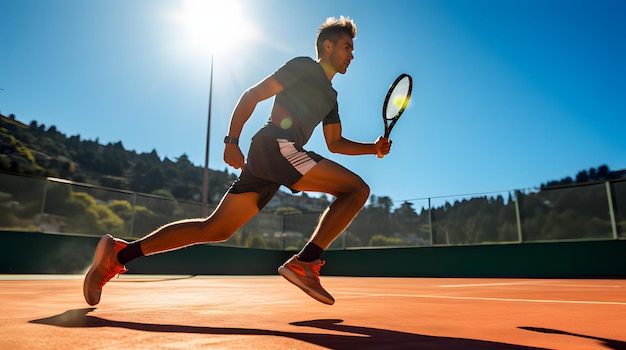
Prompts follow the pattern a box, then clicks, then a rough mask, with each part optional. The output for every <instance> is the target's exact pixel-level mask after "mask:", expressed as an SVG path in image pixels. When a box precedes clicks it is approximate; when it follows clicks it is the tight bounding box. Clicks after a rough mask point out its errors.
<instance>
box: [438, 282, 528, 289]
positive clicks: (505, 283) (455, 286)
mask: <svg viewBox="0 0 626 350" xmlns="http://www.w3.org/2000/svg"><path fill="white" fill-rule="evenodd" d="M538 283H539V282H537V281H524V282H498V283H469V284H443V285H441V286H439V287H442V288H463V287H493V286H516V285H520V284H538Z"/></svg>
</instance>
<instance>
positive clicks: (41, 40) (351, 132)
mask: <svg viewBox="0 0 626 350" xmlns="http://www.w3.org/2000/svg"><path fill="white" fill-rule="evenodd" d="M206 2H207V3H209V4H211V5H212V6H215V8H214V9H213V10H211V15H213V14H215V13H218V14H220V15H221V18H224V17H228V16H230V17H231V24H228V25H226V26H224V27H223V28H222V29H220V30H219V33H221V34H222V37H221V39H212V40H222V39H224V38H227V39H228V38H231V39H232V38H238V34H241V33H240V32H239V31H237V29H236V28H237V25H238V23H242V24H245V26H246V27H245V28H250V29H249V30H248V31H247V34H252V35H248V37H247V38H245V39H240V40H230V42H231V44H233V45H231V47H230V48H229V49H228V50H225V49H224V50H221V51H220V52H218V51H217V50H214V51H215V52H214V59H215V61H214V63H215V66H214V81H213V84H214V85H213V108H212V113H211V118H212V121H211V137H210V140H211V143H210V144H211V151H210V157H209V159H210V163H209V164H210V168H211V169H217V170H223V169H225V168H227V165H226V164H225V163H224V162H223V160H222V151H223V145H222V138H223V136H224V135H225V134H226V132H227V127H228V119H229V117H230V113H231V111H232V109H233V107H234V106H235V103H236V101H237V99H238V98H239V96H240V95H241V93H242V92H243V91H244V90H245V89H246V88H248V87H250V86H252V85H253V84H255V83H257V82H258V81H259V80H261V79H263V78H264V77H266V76H267V75H269V74H271V73H272V72H273V71H275V70H276V69H277V68H278V67H279V66H281V65H282V64H283V63H284V62H286V61H287V60H289V59H291V58H293V57H296V56H311V57H315V51H314V40H315V35H316V31H317V28H318V26H319V24H320V23H321V22H323V20H324V19H325V18H326V17H329V16H335V17H338V16H340V15H344V16H348V17H351V18H353V19H354V20H355V22H356V24H357V27H358V34H357V38H356V40H355V52H354V54H355V60H354V61H353V63H352V64H351V65H350V68H349V69H348V72H347V74H345V75H337V76H336V77H335V79H334V80H333V85H334V87H335V89H336V90H337V91H338V92H339V111H340V115H341V117H342V122H343V130H344V136H346V137H347V138H350V139H354V140H360V141H373V140H374V139H375V138H376V137H377V136H378V135H380V134H382V132H383V130H382V122H381V115H380V114H381V112H380V110H381V103H382V100H383V98H384V94H385V92H386V90H387V88H388V86H389V84H390V83H391V82H392V81H393V80H394V78H395V77H396V76H397V75H398V74H400V73H403V72H406V73H409V74H411V75H412V76H413V78H414V88H413V99H412V101H411V104H410V106H409V109H408V110H407V111H406V112H405V115H404V116H403V117H402V119H401V120H400V122H399V124H398V125H397V127H396V129H394V132H393V133H392V139H393V140H394V144H393V149H392V153H391V154H390V155H389V156H387V157H385V158H384V159H378V158H376V157H375V156H358V157H353V156H351V157H349V156H341V155H333V154H330V153H329V152H328V151H327V150H326V148H325V145H324V141H323V136H322V133H321V130H318V131H316V132H315V133H314V135H313V137H312V139H311V141H310V142H309V144H308V145H307V148H308V149H310V150H314V151H316V152H318V153H320V154H322V155H324V156H327V157H328V158H330V159H333V160H335V161H337V162H339V163H341V164H344V165H345V166H346V167H348V168H349V169H351V170H353V171H355V172H356V173H358V174H360V175H361V176H362V177H363V178H364V179H365V180H366V182H368V183H369V184H370V186H371V188H372V194H374V195H377V196H389V197H391V198H392V199H393V200H394V201H401V200H405V199H415V198H425V197H437V196H446V195H457V194H466V193H482V192H493V191H507V190H513V189H526V188H532V187H536V186H539V185H540V184H541V183H544V182H547V181H549V180H559V179H561V178H563V177H566V176H575V175H576V173H577V172H578V171H579V170H583V169H588V168H591V167H597V166H600V165H603V164H606V165H608V166H609V167H610V168H611V169H613V170H615V169H622V168H626V133H625V131H626V107H625V106H626V103H625V101H626V68H625V66H626V65H625V64H624V62H626V45H624V43H625V42H626V22H625V21H624V20H623V18H624V15H625V14H626V2H625V1H622V0H596V1H590V0H584V1H580V0H541V1H540V0H506V1H501V0H413V1H409V0H407V1H402V0H399V1H393V2H390V1H356V0H354V1H346V0H322V1H314V2H308V1H307V2H305V1H290V0H241V1H239V2H235V1H230V0H229V1H206ZM224 4H229V5H228V6H226V7H225V6H223V5H224ZM183 5H184V4H183V3H182V2H181V1H174V0H167V1H166V0H132V1H128V0H93V1H82V0H57V1H47V0H1V1H0V13H2V24H3V28H4V29H3V30H2V31H0V51H1V52H2V54H0V88H1V89H3V90H0V112H1V113H2V114H5V115H9V114H15V116H16V117H17V119H18V120H21V121H24V122H26V123H29V122H30V121H32V120H36V121H38V122H39V123H43V124H45V125H46V126H48V127H49V126H51V125H54V126H56V127H57V129H58V130H60V131H61V132H63V133H65V134H66V135H68V136H72V135H80V136H81V138H82V139H89V140H95V139H96V138H97V139H98V140H99V141H100V142H101V143H104V144H106V143H109V142H118V141H121V142H122V143H123V145H124V146H125V147H126V149H130V150H135V151H136V152H139V153H143V152H150V151H152V150H153V149H155V150H156V151H157V153H158V154H159V156H161V157H168V158H170V159H176V158H177V157H179V156H180V155H182V154H187V155H188V156H189V157H190V159H191V161H192V162H193V163H194V164H196V165H199V166H203V165H204V153H205V141H206V128H207V106H208V96H209V78H210V63H211V55H210V53H208V52H210V50H211V49H210V47H211V45H213V44H212V43H210V42H206V43H203V44H204V45H206V46H203V47H200V46H199V45H197V44H196V46H193V45H191V44H190V40H189V39H188V38H189V36H190V34H189V33H188V32H187V31H186V30H187V29H185V25H184V22H185V21H184V20H183V21H181V20H180V18H181V16H182V15H181V13H182V12H183V8H184V6H183ZM207 16H208V14H207ZM177 18H178V20H176V19H177ZM242 18H243V19H242ZM244 34H245V33H244ZM207 41H208V40H207ZM215 45H216V44H215ZM270 107H271V101H265V102H263V103H261V104H260V105H259V106H258V107H257V110H256V112H255V113H254V115H253V116H252V118H251V119H250V120H249V122H248V123H247V124H246V127H245V128H244V132H243V134H242V142H241V144H242V149H244V151H245V150H247V146H248V144H249V141H248V139H249V138H250V137H251V136H252V135H253V134H254V132H255V131H256V130H257V129H258V128H259V127H260V126H262V124H263V123H264V122H265V121H266V119H267V117H268V113H269V110H270ZM233 172H235V171H233ZM235 173H237V172H235Z"/></svg>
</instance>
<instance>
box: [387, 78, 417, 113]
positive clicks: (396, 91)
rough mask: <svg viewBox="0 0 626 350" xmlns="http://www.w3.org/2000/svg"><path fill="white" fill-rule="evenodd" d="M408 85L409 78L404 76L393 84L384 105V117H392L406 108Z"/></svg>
mask: <svg viewBox="0 0 626 350" xmlns="http://www.w3.org/2000/svg"><path fill="white" fill-rule="evenodd" d="M410 85H411V83H410V80H409V78H404V79H402V80H400V81H399V82H398V84H396V86H394V88H393V90H392V91H391V93H390V94H389V99H388V100H387V106H386V107H385V118H387V119H393V118H395V117H396V116H397V115H398V114H400V113H401V112H402V111H404V109H406V107H407V105H408V104H409V96H410Z"/></svg>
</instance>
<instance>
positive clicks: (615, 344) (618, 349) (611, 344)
mask: <svg viewBox="0 0 626 350" xmlns="http://www.w3.org/2000/svg"><path fill="white" fill-rule="evenodd" d="M518 328H520V329H524V330H527V331H533V332H539V333H548V334H559V335H569V336H572V337H579V338H587V339H593V340H598V341H601V342H602V345H604V346H605V347H606V348H607V349H613V350H626V342H623V341H621V340H613V339H606V338H599V337H594V336H591V335H584V334H576V333H570V332H566V331H560V330H558V329H550V328H539V327H518Z"/></svg>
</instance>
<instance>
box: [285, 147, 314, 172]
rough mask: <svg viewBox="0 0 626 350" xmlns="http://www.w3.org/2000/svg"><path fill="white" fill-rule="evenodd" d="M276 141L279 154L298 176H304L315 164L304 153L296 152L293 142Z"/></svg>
mask: <svg viewBox="0 0 626 350" xmlns="http://www.w3.org/2000/svg"><path fill="white" fill-rule="evenodd" d="M277 141H278V146H279V147H280V153H281V154H282V155H283V157H285V159H287V161H288V162H289V163H290V164H291V165H292V166H293V167H294V168H295V169H296V170H298V172H299V173H300V174H302V175H304V174H306V173H307V172H308V171H309V170H311V169H312V168H313V167H314V166H315V164H317V162H315V161H314V160H313V159H311V157H309V155H308V154H307V153H306V152H304V151H298V150H297V149H296V147H295V146H294V143H293V142H291V141H288V140H285V139H278V140H277Z"/></svg>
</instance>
